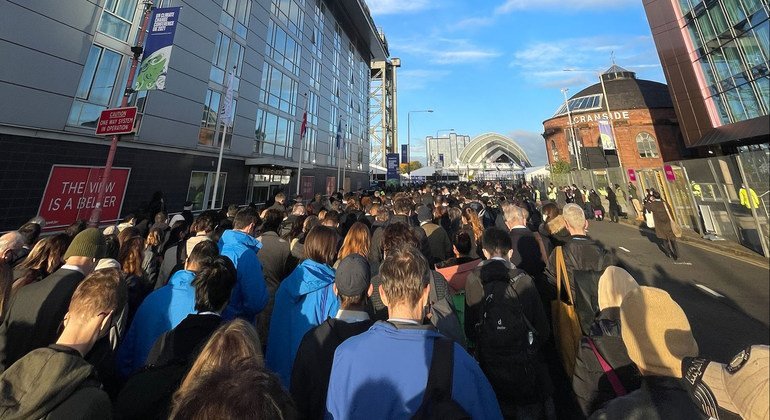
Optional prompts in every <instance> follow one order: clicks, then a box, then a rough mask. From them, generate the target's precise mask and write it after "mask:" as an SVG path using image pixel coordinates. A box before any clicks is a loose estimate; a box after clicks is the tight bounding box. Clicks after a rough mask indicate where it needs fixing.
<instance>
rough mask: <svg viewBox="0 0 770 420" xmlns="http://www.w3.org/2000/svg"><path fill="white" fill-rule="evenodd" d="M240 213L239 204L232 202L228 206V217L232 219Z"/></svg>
mask: <svg viewBox="0 0 770 420" xmlns="http://www.w3.org/2000/svg"><path fill="white" fill-rule="evenodd" d="M236 214H238V205H237V204H230V205H229V206H227V217H228V218H230V219H232V218H234V217H235V215H236Z"/></svg>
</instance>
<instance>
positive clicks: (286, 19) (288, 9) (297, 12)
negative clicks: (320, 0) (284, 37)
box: [270, 0, 305, 36]
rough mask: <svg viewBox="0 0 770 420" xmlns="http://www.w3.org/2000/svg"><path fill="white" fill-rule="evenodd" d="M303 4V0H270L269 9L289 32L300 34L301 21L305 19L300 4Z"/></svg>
mask: <svg viewBox="0 0 770 420" xmlns="http://www.w3.org/2000/svg"><path fill="white" fill-rule="evenodd" d="M304 5H305V1H304V0H272V4H271V7H270V11H271V12H272V13H273V15H275V16H276V17H277V18H278V20H280V21H281V22H282V23H283V24H284V25H286V27H287V28H289V32H291V33H293V34H294V35H296V36H302V23H303V22H304V19H305V14H304V12H303V11H302V6H304Z"/></svg>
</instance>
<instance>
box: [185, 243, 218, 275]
mask: <svg viewBox="0 0 770 420" xmlns="http://www.w3.org/2000/svg"><path fill="white" fill-rule="evenodd" d="M217 256H219V247H217V244H216V242H214V241H201V242H199V243H198V244H196V245H195V247H193V249H192V251H191V252H190V255H188V256H187V261H185V265H184V269H185V270H188V271H192V272H195V273H197V272H199V271H201V270H202V269H204V268H205V267H207V266H208V265H209V264H211V262H212V261H214V258H216V257H217Z"/></svg>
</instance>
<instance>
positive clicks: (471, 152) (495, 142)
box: [460, 133, 532, 167]
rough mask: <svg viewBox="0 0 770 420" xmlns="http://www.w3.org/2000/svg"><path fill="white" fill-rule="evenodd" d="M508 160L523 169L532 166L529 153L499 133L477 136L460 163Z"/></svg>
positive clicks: (465, 150)
mask: <svg viewBox="0 0 770 420" xmlns="http://www.w3.org/2000/svg"><path fill="white" fill-rule="evenodd" d="M506 158H507V160H508V161H513V162H516V163H518V164H519V165H520V166H522V167H528V166H532V164H531V163H530V161H529V157H528V156H527V153H526V152H525V151H524V149H522V148H521V146H519V145H518V143H516V142H515V141H513V139H511V138H508V137H506V136H504V135H502V134H497V133H484V134H481V135H479V136H476V137H475V138H474V139H473V140H471V142H470V143H468V146H466V147H465V149H463V151H462V152H461V153H460V161H461V162H462V163H463V164H467V163H470V164H478V163H484V162H490V163H492V162H497V161H498V160H503V161H505V160H506Z"/></svg>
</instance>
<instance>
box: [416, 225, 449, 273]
mask: <svg viewBox="0 0 770 420" xmlns="http://www.w3.org/2000/svg"><path fill="white" fill-rule="evenodd" d="M420 229H421V230H422V231H423V232H425V235H426V236H427V237H428V245H429V246H430V255H431V257H432V258H433V261H431V262H432V263H433V264H434V265H435V264H437V263H439V262H441V261H444V260H446V259H447V258H452V256H453V255H454V253H453V252H452V241H450V240H449V235H448V234H447V232H446V230H444V228H442V227H441V226H439V225H437V224H435V223H432V222H431V223H425V224H423V225H421V226H420Z"/></svg>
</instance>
